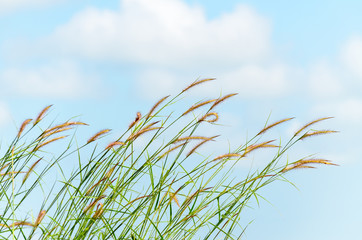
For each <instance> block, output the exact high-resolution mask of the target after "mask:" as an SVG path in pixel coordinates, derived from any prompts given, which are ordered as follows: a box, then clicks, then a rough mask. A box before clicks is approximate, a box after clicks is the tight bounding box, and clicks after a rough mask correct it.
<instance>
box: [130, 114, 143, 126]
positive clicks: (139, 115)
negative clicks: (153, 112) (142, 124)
mask: <svg viewBox="0 0 362 240" xmlns="http://www.w3.org/2000/svg"><path fill="white" fill-rule="evenodd" d="M141 117H142V115H141V113H140V112H137V114H136V118H135V120H134V121H133V122H132V123H131V124H130V125H129V127H128V128H132V127H133V126H134V125H135V124H136V123H137V122H138V121H139V120H140V119H141Z"/></svg>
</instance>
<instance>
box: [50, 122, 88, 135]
mask: <svg viewBox="0 0 362 240" xmlns="http://www.w3.org/2000/svg"><path fill="white" fill-rule="evenodd" d="M75 125H87V126H88V124H86V123H84V122H65V123H62V124H59V125H56V126H54V127H51V128H49V129H46V130H45V131H44V132H43V134H47V133H49V132H53V131H56V130H58V129H61V128H66V127H69V126H75Z"/></svg>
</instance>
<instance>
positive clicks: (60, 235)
mask: <svg viewBox="0 0 362 240" xmlns="http://www.w3.org/2000/svg"><path fill="white" fill-rule="evenodd" d="M211 80H213V79H203V80H199V81H196V82H194V83H192V84H191V85H189V86H188V87H186V88H185V89H184V90H182V91H181V92H180V93H179V94H178V95H176V96H174V97H171V96H167V97H164V98H162V99H160V100H159V101H158V102H157V103H156V104H155V105H154V106H153V107H152V108H151V109H150V111H149V112H148V113H147V114H145V115H144V116H142V115H141V113H137V116H136V118H135V120H134V121H133V122H132V123H131V124H130V125H129V126H128V128H127V129H126V130H125V131H124V133H123V134H121V135H120V136H119V137H118V138H116V139H114V140H113V141H112V142H110V143H108V145H107V144H104V146H103V145H102V144H101V143H100V142H99V141H100V139H101V138H102V137H104V136H105V135H107V134H108V133H109V132H110V129H104V130H101V131H99V132H97V133H96V134H94V135H93V136H90V137H89V138H88V139H86V140H77V139H76V137H75V134H71V135H70V136H68V135H64V134H65V133H66V132H70V131H74V130H75V129H77V128H78V127H83V125H87V124H86V123H83V122H80V121H71V120H69V121H66V122H64V123H61V124H53V123H51V124H50V125H46V120H44V118H45V116H46V115H47V111H48V110H49V108H50V107H51V106H47V107H46V108H44V109H43V110H42V111H41V112H40V114H39V115H38V116H37V117H36V118H35V119H34V120H32V119H26V120H25V121H24V122H23V124H22V125H21V127H20V128H19V131H18V133H17V135H16V137H15V138H14V140H13V141H12V142H11V143H10V145H9V146H8V147H7V148H6V149H5V150H4V155H3V156H2V157H1V159H0V173H1V175H0V179H1V184H0V186H1V189H0V204H1V205H0V237H1V238H2V239H9V238H12V239H240V238H241V237H242V236H243V234H244V231H245V227H246V226H241V225H240V219H242V217H243V210H244V209H245V207H247V204H248V203H249V201H253V200H258V196H259V195H258V192H259V191H260V189H261V188H263V187H265V186H266V185H268V184H270V183H272V182H273V181H275V180H278V179H284V175H285V174H286V173H288V172H290V171H294V170H295V169H301V168H314V167H315V166H316V165H318V164H324V165H335V164H333V163H332V162H330V161H329V160H325V159H315V158H313V159H312V158H303V159H296V160H295V161H293V162H286V161H285V158H283V157H284V156H285V155H286V153H287V152H288V150H289V149H290V148H291V147H293V145H295V144H296V143H297V142H299V141H301V140H304V139H306V138H309V137H314V136H317V135H321V134H328V133H333V132H335V131H332V130H313V131H311V130H309V127H310V126H312V125H313V124H315V123H317V122H320V121H324V120H326V119H328V118H320V119H317V120H314V121H312V122H310V123H307V124H306V125H305V126H303V127H302V128H300V129H299V130H298V131H296V132H295V134H294V135H293V136H291V138H290V139H289V140H288V141H286V143H285V144H283V145H281V144H280V143H279V144H278V143H277V142H276V141H274V140H269V139H263V138H264V137H265V135H264V134H265V133H266V132H267V131H269V130H270V129H271V128H276V127H278V126H279V125H281V124H283V123H285V122H287V121H290V120H292V118H286V119H282V120H280V121H277V122H275V123H271V124H268V125H265V126H264V127H262V128H261V130H260V131H259V132H258V133H257V134H255V136H254V137H252V138H251V139H249V140H248V141H246V142H245V143H244V144H241V145H240V146H239V147H237V148H236V149H234V150H233V151H230V150H228V151H225V152H224V154H222V155H219V156H213V155H212V154H207V153H206V154H205V149H207V147H206V145H207V144H208V143H210V142H212V141H216V140H217V137H218V136H200V135H198V129H199V127H200V126H203V125H211V124H215V122H217V120H218V118H219V116H218V114H217V112H216V111H215V110H216V109H217V107H219V106H220V105H221V104H224V101H226V100H227V99H228V98H231V97H233V96H234V95H235V94H228V95H225V96H222V97H219V98H216V99H211V100H206V101H201V102H198V103H195V105H192V106H190V107H186V108H185V109H184V111H183V112H180V113H177V112H173V111H171V112H170V111H169V109H170V108H172V104H174V103H175V102H177V101H179V100H180V99H181V98H182V97H183V95H184V94H186V93H187V92H188V90H189V89H191V88H194V87H198V85H200V84H207V82H208V81H211ZM196 112H198V113H200V112H201V114H200V115H198V114H196ZM175 129H176V131H175ZM67 137H68V138H69V139H70V140H69V142H68V143H67V144H64V141H65V140H64V139H65V138H67ZM58 141H59V142H58ZM61 141H62V144H61V145H60V144H59V143H60V142H61ZM56 142H58V145H57V143H56ZM50 146H58V147H57V149H54V152H53V153H51V154H49V153H48V152H46V151H45V149H47V148H48V149H49V147H50ZM266 148H270V149H275V154H274V155H272V156H271V157H270V160H269V162H268V163H267V164H266V165H265V166H264V167H263V168H261V169H258V170H255V171H253V172H252V171H250V172H249V173H248V174H246V175H245V176H240V178H230V177H228V176H230V173H231V172H232V171H233V169H235V166H236V164H238V162H239V161H241V160H242V161H246V160H247V157H248V154H250V153H251V152H254V151H256V150H258V149H266ZM59 149H61V150H59ZM66 159H72V162H73V163H74V162H75V163H76V168H75V169H73V170H70V168H69V163H68V162H67V161H65V160H66ZM56 174H58V175H60V177H57V178H55V177H54V176H55V175H56ZM52 181H54V182H52ZM34 196H35V197H34ZM31 199H36V200H37V202H34V200H31ZM36 205H38V206H36ZM32 206H34V207H35V206H36V209H33V208H32Z"/></svg>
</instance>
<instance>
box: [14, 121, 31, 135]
mask: <svg viewBox="0 0 362 240" xmlns="http://www.w3.org/2000/svg"><path fill="white" fill-rule="evenodd" d="M31 120H33V119H31V118H28V119H26V120H25V121H24V122H23V123H22V124H21V126H20V128H19V131H18V135H17V137H18V138H19V137H20V135H21V133H22V132H23V131H24V129H25V127H26V126H27V125H28V124H29V123H30V122H31Z"/></svg>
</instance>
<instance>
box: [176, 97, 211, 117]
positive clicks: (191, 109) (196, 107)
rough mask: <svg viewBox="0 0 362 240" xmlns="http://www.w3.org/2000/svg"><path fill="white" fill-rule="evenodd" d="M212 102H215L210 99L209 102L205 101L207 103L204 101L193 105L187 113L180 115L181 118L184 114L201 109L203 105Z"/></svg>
mask: <svg viewBox="0 0 362 240" xmlns="http://www.w3.org/2000/svg"><path fill="white" fill-rule="evenodd" d="M212 102H215V99H211V100H207V101H204V102H201V103H198V104H195V105H193V106H191V107H190V108H189V109H187V111H186V112H184V113H183V114H182V116H185V115H186V114H188V113H190V112H192V111H193V110H195V109H198V108H200V107H202V106H204V105H206V104H209V103H212Z"/></svg>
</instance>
